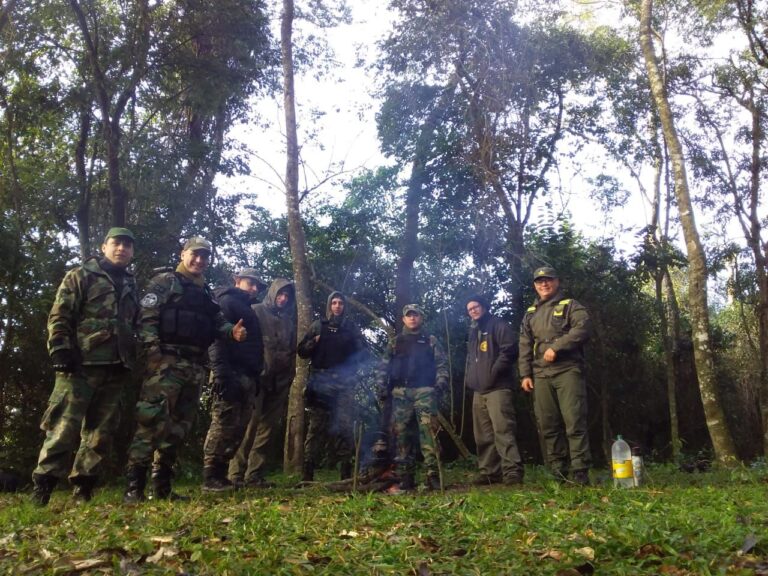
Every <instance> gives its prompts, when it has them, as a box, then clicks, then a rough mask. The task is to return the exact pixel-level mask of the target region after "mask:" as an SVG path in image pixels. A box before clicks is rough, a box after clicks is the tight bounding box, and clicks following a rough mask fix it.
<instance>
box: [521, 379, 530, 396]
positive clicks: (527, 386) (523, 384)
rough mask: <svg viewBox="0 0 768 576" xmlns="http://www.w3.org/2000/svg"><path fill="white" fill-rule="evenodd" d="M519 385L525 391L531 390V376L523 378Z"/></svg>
mask: <svg viewBox="0 0 768 576" xmlns="http://www.w3.org/2000/svg"><path fill="white" fill-rule="evenodd" d="M520 386H521V387H522V388H523V390H525V391H526V392H530V391H531V390H533V378H529V377H525V378H523V381H522V382H521V383H520Z"/></svg>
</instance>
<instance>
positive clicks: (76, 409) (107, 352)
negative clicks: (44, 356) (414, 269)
mask: <svg viewBox="0 0 768 576" xmlns="http://www.w3.org/2000/svg"><path fill="white" fill-rule="evenodd" d="M118 278H120V280H119V281H118V283H116V279H115V278H113V277H111V276H110V275H109V274H108V273H107V272H106V271H105V270H104V269H103V268H102V267H101V266H100V264H99V261H98V260H97V259H96V258H90V259H88V260H86V261H85V263H83V265H82V266H78V267H77V268H75V269H73V270H70V271H69V272H68V273H67V275H66V276H65V277H64V279H63V280H62V282H61V285H60V286H59V288H58V290H57V292H56V300H55V301H54V304H53V307H52V308H51V311H50V314H49V316H48V352H49V353H50V354H54V353H55V352H57V351H59V350H68V351H70V352H72V353H73V354H74V355H75V356H76V357H77V358H78V360H79V361H78V363H77V364H78V365H77V366H76V367H75V368H74V370H73V371H72V372H71V373H70V372H56V382H55V384H54V389H53V392H52V393H51V396H50V399H49V400H48V408H47V410H46V411H45V414H44V416H43V420H42V423H41V428H42V429H43V430H44V431H45V433H46V437H45V441H44V442H43V446H42V448H41V450H40V455H39V459H38V464H37V467H36V468H35V471H34V474H35V475H47V476H51V477H55V478H58V479H61V478H63V477H65V476H66V475H67V473H68V472H69V477H70V480H71V481H72V483H73V484H77V483H78V479H79V478H93V477H95V476H97V475H98V472H99V468H100V466H101V463H102V462H103V460H104V459H105V458H106V456H107V454H108V452H109V449H110V447H111V443H112V436H113V435H114V433H115V430H116V429H117V426H118V422H119V415H120V411H121V406H122V398H123V389H124V387H125V385H126V384H127V383H128V382H129V381H130V370H131V368H133V363H134V360H135V338H134V333H135V328H136V322H137V319H138V310H139V305H138V298H137V292H136V282H135V280H134V277H133V275H132V274H131V273H130V272H128V271H123V272H122V273H121V274H120V275H119V277H118ZM78 444H79V449H78ZM75 450H77V454H76V455H75V459H74V463H72V464H71V472H70V463H71V462H72V453H73V452H74V451H75Z"/></svg>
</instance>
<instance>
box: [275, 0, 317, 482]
mask: <svg viewBox="0 0 768 576" xmlns="http://www.w3.org/2000/svg"><path fill="white" fill-rule="evenodd" d="M293 18H294V8H293V0H283V13H282V17H281V26H280V48H281V55H282V63H283V105H284V108H285V132H286V156H287V159H286V167H285V197H286V202H287V206H288V234H289V237H290V238H289V240H290V247H291V257H292V258H293V275H294V285H295V287H296V308H297V312H298V334H299V335H301V334H305V333H306V332H307V331H308V330H309V326H310V324H311V322H312V285H311V282H310V278H311V270H310V267H309V262H308V261H307V245H306V239H305V237H304V227H303V223H302V220H301V212H300V210H299V143H298V135H297V133H296V101H295V91H294V84H293V44H292V38H291V36H292V34H293ZM308 379H309V363H308V362H307V361H306V360H303V359H301V358H298V359H297V363H296V378H295V379H294V381H293V384H292V385H291V392H290V396H289V399H288V416H287V423H286V428H285V447H284V454H283V468H284V470H285V471H286V472H295V471H298V470H299V469H300V468H301V465H302V462H303V460H304V389H305V388H306V385H307V380H308Z"/></svg>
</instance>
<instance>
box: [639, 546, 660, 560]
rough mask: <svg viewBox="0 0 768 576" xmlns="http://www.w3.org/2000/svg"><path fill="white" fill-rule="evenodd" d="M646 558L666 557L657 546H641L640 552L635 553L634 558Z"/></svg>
mask: <svg viewBox="0 0 768 576" xmlns="http://www.w3.org/2000/svg"><path fill="white" fill-rule="evenodd" d="M648 556H658V557H659V558H660V557H662V556H666V554H664V550H663V549H662V547H661V546H659V545H658V544H643V545H642V546H640V550H638V551H637V552H635V558H647V557H648Z"/></svg>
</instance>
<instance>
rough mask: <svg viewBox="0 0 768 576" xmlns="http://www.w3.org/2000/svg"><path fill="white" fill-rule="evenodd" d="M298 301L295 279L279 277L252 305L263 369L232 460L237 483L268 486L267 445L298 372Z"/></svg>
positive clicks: (231, 477)
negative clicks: (251, 408) (265, 469)
mask: <svg viewBox="0 0 768 576" xmlns="http://www.w3.org/2000/svg"><path fill="white" fill-rule="evenodd" d="M295 302H296V298H295V294H294V287H293V282H291V281H290V280H286V279H285V278H276V279H275V280H274V281H273V282H272V284H271V285H270V287H269V290H267V295H266V296H265V297H264V300H263V301H261V302H259V303H258V304H254V305H252V306H251V307H252V308H253V311H254V312H255V313H256V317H257V318H258V319H259V327H260V328H261V337H262V339H263V342H264V372H263V374H262V377H261V384H260V392H259V395H258V396H257V397H256V403H255V405H254V407H253V412H252V413H251V418H250V421H249V422H248V428H247V429H246V431H245V436H244V437H243V441H242V442H241V443H240V447H239V448H238V450H237V453H236V454H235V456H234V458H232V459H231V460H230V461H229V480H230V481H231V482H232V483H233V484H235V485H242V484H245V485H246V486H252V487H256V488H259V487H261V488H264V487H268V486H269V483H268V482H267V481H266V480H265V478H264V466H265V464H266V460H267V455H266V446H267V444H268V443H269V441H270V438H271V436H272V431H273V430H275V429H277V428H279V426H278V424H279V422H280V420H281V418H284V417H285V413H286V410H287V409H288V393H289V392H290V389H291V382H293V378H294V376H295V375H296V315H295V313H294V308H295V306H294V304H295Z"/></svg>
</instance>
